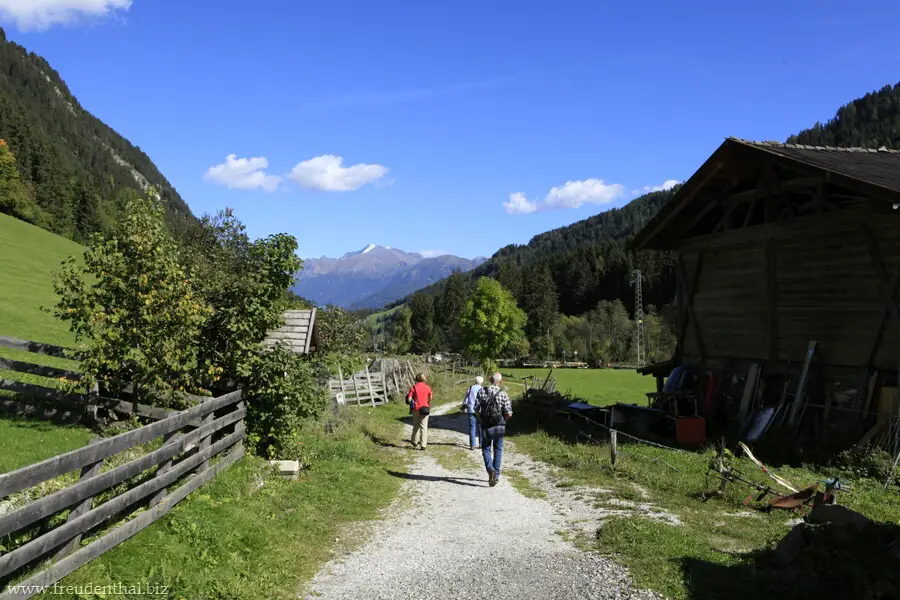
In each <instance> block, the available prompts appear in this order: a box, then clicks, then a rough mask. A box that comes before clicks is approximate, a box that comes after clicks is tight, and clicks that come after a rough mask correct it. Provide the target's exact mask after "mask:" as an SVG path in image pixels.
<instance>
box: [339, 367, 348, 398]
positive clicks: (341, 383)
mask: <svg viewBox="0 0 900 600" xmlns="http://www.w3.org/2000/svg"><path fill="white" fill-rule="evenodd" d="M338 377H339V379H338V382H339V383H340V386H341V394H343V395H344V398H346V397H347V392H346V390H344V372H343V371H342V370H341V365H338Z"/></svg>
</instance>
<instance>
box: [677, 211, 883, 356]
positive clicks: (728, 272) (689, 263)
mask: <svg viewBox="0 0 900 600" xmlns="http://www.w3.org/2000/svg"><path fill="white" fill-rule="evenodd" d="M864 222H865V223H867V225H868V227H869V228H870V230H871V231H872V233H873V235H874V238H875V240H876V242H875V243H876V245H877V246H878V250H879V254H880V260H881V262H882V264H883V265H884V270H885V272H886V277H887V279H888V280H890V279H892V278H893V276H894V274H895V273H897V271H898V269H900V217H897V218H891V217H887V218H885V217H884V216H882V217H880V218H878V219H875V218H866V219H865V220H864ZM701 254H702V258H700V257H701ZM680 255H681V261H682V264H683V273H684V275H683V279H682V281H683V285H682V287H683V288H685V289H686V290H688V291H689V290H690V289H691V287H692V285H693V277H694V274H695V273H697V271H696V267H697V263H698V260H699V261H700V270H699V274H698V277H697V282H696V287H695V289H694V295H693V298H692V305H693V315H694V316H695V317H696V323H695V322H692V321H691V320H690V314H691V313H690V311H688V310H687V309H686V307H685V308H684V310H682V311H681V312H680V313H679V319H681V320H682V321H681V322H680V323H679V330H681V329H682V328H683V329H684V336H683V342H682V349H683V354H684V360H685V362H687V363H689V364H707V365H718V366H723V365H726V364H728V363H733V364H735V365H747V364H749V363H752V362H767V361H772V360H774V361H775V362H776V363H786V362H787V361H791V362H792V363H794V364H797V363H800V362H801V361H802V360H803V356H804V354H805V351H806V347H807V344H808V343H809V341H810V340H816V341H817V342H818V354H819V358H820V360H821V361H822V363H823V364H826V365H832V366H839V367H860V366H864V365H866V363H867V362H868V360H869V356H870V354H871V351H872V348H873V347H874V345H875V341H876V340H875V337H876V335H879V336H880V337H879V343H878V349H877V352H876V353H875V355H874V359H873V365H874V366H876V367H878V368H881V369H889V370H897V368H898V360H900V332H898V323H897V321H896V320H894V319H893V318H892V317H890V315H889V316H888V318H887V319H884V322H883V323H882V320H883V317H884V314H885V312H886V311H885V302H884V300H883V291H882V289H881V288H880V287H879V286H880V285H881V284H882V282H883V279H882V277H881V275H880V274H879V272H878V270H877V269H876V267H875V265H874V264H873V262H872V258H871V254H870V251H869V246H868V244H867V243H866V238H865V235H864V233H863V230H862V228H861V226H860V222H859V221H858V220H855V219H851V218H838V217H833V218H821V217H820V218H815V219H804V220H799V221H797V222H796V223H794V224H791V225H787V224H782V223H779V224H775V225H766V226H760V227H754V228H748V229H746V230H738V231H733V232H728V233H725V234H719V235H712V236H704V237H703V238H695V239H693V240H688V241H686V242H685V243H684V244H683V246H682V248H681V250H680ZM884 287H885V288H886V287H887V285H885V286H884ZM770 289H771V296H770V291H769V290H770ZM683 291H684V290H682V293H683ZM897 297H898V294H896V293H895V294H894V302H895V304H897ZM683 298H684V296H682V295H681V293H680V294H679V300H680V301H683V300H682V299H683ZM685 319H687V321H684V320H685ZM698 333H699V337H698Z"/></svg>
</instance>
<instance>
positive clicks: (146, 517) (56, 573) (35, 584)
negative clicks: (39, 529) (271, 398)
mask: <svg viewBox="0 0 900 600" xmlns="http://www.w3.org/2000/svg"><path fill="white" fill-rule="evenodd" d="M243 455H244V447H243V446H242V445H238V446H235V448H234V450H232V451H231V452H229V453H228V454H227V455H226V456H225V457H223V458H222V459H221V460H219V461H218V462H217V463H216V464H215V465H213V466H211V467H209V468H208V469H206V470H205V471H204V472H203V473H200V474H198V475H195V476H194V477H192V478H190V479H188V481H187V482H186V483H184V484H183V485H182V486H181V487H179V488H178V489H177V490H175V491H174V492H172V493H171V494H169V495H168V496H166V498H165V500H163V501H162V502H161V503H159V504H157V505H156V506H154V507H153V508H151V509H150V510H147V511H146V512H143V513H141V514H140V515H138V516H137V517H136V518H134V519H132V520H131V521H128V522H127V523H123V524H122V525H119V526H118V527H116V528H115V529H113V530H112V531H110V532H109V533H107V534H106V535H104V536H103V537H101V538H99V539H97V540H95V541H93V542H91V543H90V544H88V545H87V546H85V547H84V548H81V549H80V550H78V551H77V552H73V553H72V554H70V555H69V556H67V557H66V558H64V559H62V560H61V561H59V562H56V563H53V564H52V565H50V566H49V567H48V568H46V569H44V570H43V571H40V572H38V573H37V574H35V575H32V576H31V577H29V578H28V579H26V580H25V581H21V582H19V583H18V584H17V585H18V586H19V588H18V589H19V590H23V591H21V592H15V593H14V592H13V590H9V591H7V592H4V593H0V600H12V599H13V598H30V597H31V596H33V595H35V594H37V593H38V590H40V589H41V588H42V587H46V586H49V585H52V584H53V583H55V582H57V581H59V580H60V579H62V578H63V577H65V576H66V575H68V574H69V573H71V572H72V571H74V570H76V569H78V568H79V567H81V566H83V565H85V564H87V563H89V562H90V561H92V560H94V559H95V558H97V557H98V556H100V555H101V554H103V553H105V552H106V551H107V550H109V549H111V548H114V547H115V546H118V545H119V544H121V543H122V542H124V541H125V540H127V539H128V538H130V537H132V536H133V535H135V534H136V533H137V532H139V531H141V530H142V529H144V528H145V527H147V526H148V525H150V524H151V523H153V522H154V521H156V520H157V519H159V518H160V517H162V516H163V515H165V514H166V513H167V512H169V511H170V510H172V507H173V506H175V505H176V504H177V503H178V502H180V501H181V500H183V499H184V498H185V497H187V495H188V494H190V493H191V492H193V491H194V490H196V489H197V488H199V487H200V486H201V485H203V484H204V483H206V482H207V481H209V480H210V479H212V478H213V477H215V476H216V474H217V473H219V471H223V470H225V469H227V468H228V467H229V466H231V465H232V464H234V463H235V462H237V461H238V460H239V459H240V458H241V457H242V456H243Z"/></svg>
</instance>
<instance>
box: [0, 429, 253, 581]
mask: <svg viewBox="0 0 900 600" xmlns="http://www.w3.org/2000/svg"><path fill="white" fill-rule="evenodd" d="M243 437H244V428H243V425H242V424H241V425H239V426H238V429H237V430H236V431H235V432H234V433H232V434H231V435H229V436H227V437H225V438H222V439H221V440H219V441H218V442H216V443H215V444H213V445H212V446H211V447H209V448H207V449H206V450H204V451H203V452H200V453H198V454H195V455H194V456H191V457H189V458H186V459H185V460H183V461H181V462H179V463H178V464H177V465H176V466H175V467H173V468H171V469H169V470H167V471H165V472H164V473H159V472H157V476H156V477H155V478H153V479H151V480H149V481H147V482H145V483H142V484H141V485H139V486H136V487H134V488H132V489H130V490H128V491H127V492H125V493H123V494H120V495H118V496H116V497H114V498H111V499H109V500H107V501H106V502H104V503H103V504H101V505H99V506H98V507H96V508H94V509H92V510H90V511H88V512H85V513H83V514H81V515H79V516H77V517H76V518H74V519H73V518H70V519H69V520H68V521H67V522H66V523H65V524H63V525H60V526H59V527H56V528H55V529H53V530H51V531H49V532H47V533H45V534H44V535H42V536H40V537H38V538H35V539H33V540H31V541H30V542H28V543H26V544H23V545H22V546H20V547H18V548H16V549H15V550H13V551H12V552H9V553H7V554H4V555H2V556H0V577H3V576H5V575H8V574H9V573H12V572H13V571H15V570H16V569H19V568H21V567H23V566H25V565H27V564H29V563H30V562H31V561H33V560H34V559H36V558H38V557H40V556H43V555H44V554H46V553H47V552H49V551H50V550H52V549H53V548H56V547H57V546H59V545H60V544H62V543H64V542H65V541H66V540H68V539H72V538H73V536H80V534H82V533H84V532H86V531H89V530H90V529H92V528H94V527H96V526H97V525H100V524H101V523H103V522H104V521H106V520H107V519H109V518H110V517H113V516H115V515H116V514H118V513H119V512H120V511H122V510H124V509H126V508H128V507H129V506H131V505H132V504H134V503H135V502H137V501H139V500H142V499H143V498H146V497H147V496H150V495H151V494H154V493H157V492H162V493H163V496H165V490H166V486H168V485H171V484H172V483H174V482H175V481H177V480H178V479H179V478H180V477H181V476H183V475H185V474H186V473H188V472H190V471H191V470H192V469H194V468H195V467H197V465H200V464H203V463H206V462H207V461H208V460H209V459H210V458H211V457H213V456H215V455H217V454H219V453H220V452H222V451H223V450H226V449H228V448H230V447H231V446H233V445H235V444H236V443H238V442H240V441H241V439H243ZM161 500H162V498H161V499H160V501H161ZM156 504H159V502H152V501H151V506H155V505H156Z"/></svg>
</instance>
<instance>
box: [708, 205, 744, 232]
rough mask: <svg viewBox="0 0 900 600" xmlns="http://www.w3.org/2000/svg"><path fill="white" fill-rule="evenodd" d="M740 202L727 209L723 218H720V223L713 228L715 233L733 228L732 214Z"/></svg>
mask: <svg viewBox="0 0 900 600" xmlns="http://www.w3.org/2000/svg"><path fill="white" fill-rule="evenodd" d="M738 206H740V204H737V203H735V204H732V205H731V206H730V207H729V208H728V209H727V210H726V211H725V214H724V215H722V218H721V219H720V220H719V223H718V225H716V227H715V229H713V233H718V232H719V231H727V230H729V229H731V215H732V213H734V211H735V210H736V209H737V207H738Z"/></svg>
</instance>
